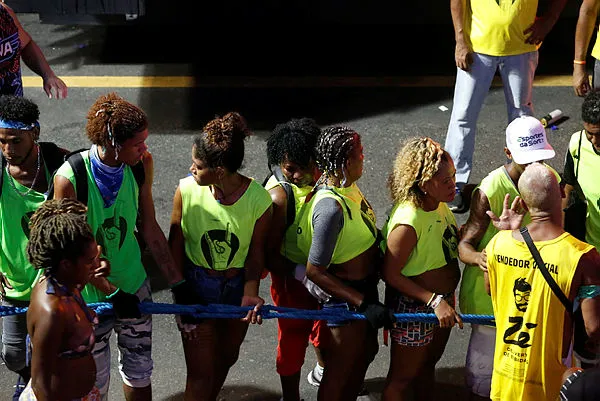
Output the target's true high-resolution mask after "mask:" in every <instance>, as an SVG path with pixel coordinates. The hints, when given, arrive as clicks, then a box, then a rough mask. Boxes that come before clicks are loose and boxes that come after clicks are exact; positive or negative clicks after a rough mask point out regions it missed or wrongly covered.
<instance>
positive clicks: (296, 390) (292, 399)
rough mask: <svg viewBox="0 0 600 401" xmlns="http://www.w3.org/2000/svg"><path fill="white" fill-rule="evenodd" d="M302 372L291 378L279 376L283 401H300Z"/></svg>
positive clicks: (290, 376)
mask: <svg viewBox="0 0 600 401" xmlns="http://www.w3.org/2000/svg"><path fill="white" fill-rule="evenodd" d="M300 372H301V371H298V373H295V374H293V375H289V376H281V375H279V380H280V381H281V392H282V394H283V401H300Z"/></svg>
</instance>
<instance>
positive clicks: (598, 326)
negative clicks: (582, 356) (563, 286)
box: [570, 249, 600, 343]
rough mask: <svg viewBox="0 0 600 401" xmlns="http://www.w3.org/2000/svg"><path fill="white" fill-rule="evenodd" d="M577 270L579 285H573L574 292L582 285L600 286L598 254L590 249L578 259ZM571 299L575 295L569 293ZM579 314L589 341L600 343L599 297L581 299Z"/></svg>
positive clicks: (599, 255) (599, 260)
mask: <svg viewBox="0 0 600 401" xmlns="http://www.w3.org/2000/svg"><path fill="white" fill-rule="evenodd" d="M577 270H578V271H581V275H580V279H579V283H573V284H575V285H574V286H572V287H574V290H575V291H578V290H579V287H581V286H583V285H594V286H600V254H598V252H597V251H596V249H592V250H591V251H589V252H587V253H586V254H585V255H583V256H582V257H581V258H580V259H579V264H578V265H577ZM570 295H571V297H570V298H571V299H574V297H575V295H576V293H573V291H571V294H570ZM581 312H582V315H583V321H584V323H585V331H586V332H587V334H588V336H589V338H590V340H591V341H594V342H596V343H598V342H600V297H598V296H597V297H594V298H583V299H582V300H581Z"/></svg>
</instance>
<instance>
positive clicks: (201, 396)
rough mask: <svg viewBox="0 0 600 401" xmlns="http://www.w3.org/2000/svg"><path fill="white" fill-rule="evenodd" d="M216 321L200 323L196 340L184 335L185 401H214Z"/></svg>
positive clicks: (196, 331)
mask: <svg viewBox="0 0 600 401" xmlns="http://www.w3.org/2000/svg"><path fill="white" fill-rule="evenodd" d="M215 324H216V321H215V320H205V321H203V322H202V323H200V324H199V325H198V326H197V328H196V330H195V332H194V335H195V336H196V337H195V338H194V339H186V338H185V337H184V336H183V335H182V342H183V352H184V355H185V364H186V366H187V377H186V384H185V396H184V400H185V401H212V400H214V398H211V392H212V388H213V383H214V380H215V374H216V373H215V369H216V368H215V365H216V358H217V354H216V351H217V339H216V330H215Z"/></svg>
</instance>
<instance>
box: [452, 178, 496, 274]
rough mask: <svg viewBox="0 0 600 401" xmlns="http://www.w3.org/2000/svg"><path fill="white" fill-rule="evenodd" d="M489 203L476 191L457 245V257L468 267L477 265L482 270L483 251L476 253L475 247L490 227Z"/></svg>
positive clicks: (483, 265)
mask: <svg viewBox="0 0 600 401" xmlns="http://www.w3.org/2000/svg"><path fill="white" fill-rule="evenodd" d="M488 210H490V201H489V200H488V197H487V196H486V195H485V194H484V193H483V191H481V190H480V189H476V190H475V192H474V193H473V199H472V200H471V209H470V212H469V219H468V220H467V223H466V224H465V226H464V228H463V233H462V236H461V239H460V242H459V243H458V257H459V258H460V260H461V261H462V262H463V263H465V264H469V265H478V266H479V267H481V268H482V269H483V270H485V269H486V268H487V260H486V257H485V251H481V252H478V251H477V247H478V246H479V242H481V239H482V238H483V236H484V234H485V232H486V231H487V229H488V226H489V225H490V216H488V215H487V213H486V212H487V211H488Z"/></svg>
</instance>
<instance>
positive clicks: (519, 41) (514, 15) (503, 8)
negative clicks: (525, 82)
mask: <svg viewBox="0 0 600 401" xmlns="http://www.w3.org/2000/svg"><path fill="white" fill-rule="evenodd" d="M466 7H467V12H466V13H465V14H466V18H465V19H466V20H465V25H464V27H465V33H466V35H467V37H469V38H470V40H471V44H472V45H473V51H474V52H476V53H481V54H487V55H489V56H514V55H518V54H523V53H528V52H532V51H535V50H537V48H538V46H536V45H531V44H527V43H525V39H526V37H525V35H524V34H523V31H524V30H525V29H527V28H529V27H530V26H531V24H533V22H534V20H535V16H536V13H537V8H538V2H537V0H470V1H467V4H466ZM469 7H470V10H471V12H470V13H469V12H468V8H469Z"/></svg>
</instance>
